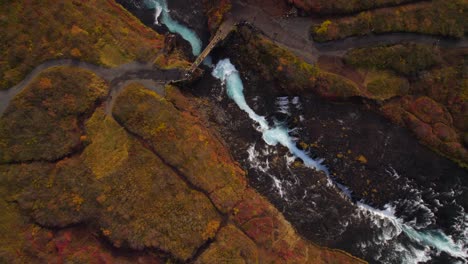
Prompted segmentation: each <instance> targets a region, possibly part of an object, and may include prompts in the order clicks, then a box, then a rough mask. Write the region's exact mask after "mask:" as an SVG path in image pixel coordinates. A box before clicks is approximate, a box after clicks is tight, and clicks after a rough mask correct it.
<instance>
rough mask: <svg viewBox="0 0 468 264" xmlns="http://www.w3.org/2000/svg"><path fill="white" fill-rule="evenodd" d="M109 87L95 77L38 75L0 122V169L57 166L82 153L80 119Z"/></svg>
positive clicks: (74, 71) (72, 72) (77, 72)
mask: <svg viewBox="0 0 468 264" xmlns="http://www.w3.org/2000/svg"><path fill="white" fill-rule="evenodd" d="M107 91H108V86H107V84H106V83H105V81H104V80H102V79H101V78H99V77H98V76H96V75H95V74H94V73H93V72H90V71H87V70H83V69H78V68H73V67H55V68H51V69H49V70H46V71H44V72H42V73H41V74H40V75H39V76H38V77H37V78H36V79H35V80H33V81H32V83H31V84H29V85H28V87H26V88H25V90H23V91H22V92H21V93H20V94H18V95H17V96H16V97H15V98H14V99H13V100H12V101H11V103H10V105H9V106H8V108H7V109H6V111H5V113H4V114H3V115H2V116H1V117H0V149H1V151H0V163H6V162H12V161H15V162H20V161H32V160H49V161H51V160H56V159H59V158H61V157H64V156H66V155H68V154H70V153H72V152H73V151H74V150H77V149H79V148H80V145H81V141H80V136H81V135H83V133H84V132H83V131H82V129H81V128H80V122H81V121H80V118H81V117H82V116H85V115H89V114H90V113H92V111H93V109H94V106H95V104H96V102H98V101H99V100H101V99H102V98H103V97H104V95H106V94H107Z"/></svg>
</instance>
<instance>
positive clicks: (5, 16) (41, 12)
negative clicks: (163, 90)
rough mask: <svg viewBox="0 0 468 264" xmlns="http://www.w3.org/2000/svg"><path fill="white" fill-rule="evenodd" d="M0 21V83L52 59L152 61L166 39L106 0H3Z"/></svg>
mask: <svg viewBox="0 0 468 264" xmlns="http://www.w3.org/2000/svg"><path fill="white" fill-rule="evenodd" d="M0 25H1V27H2V30H1V32H0V57H1V58H0V89H7V88H9V87H11V86H13V85H15V84H17V83H18V82H19V81H21V80H22V79H23V78H24V77H25V75H26V74H27V73H28V72H29V71H31V70H32V69H33V68H34V67H35V66H37V65H38V64H40V63H42V62H44V61H47V60H51V59H64V58H68V59H77V60H82V61H86V62H90V63H94V64H99V65H103V66H107V67H113V66H118V65H120V64H123V63H127V62H132V61H141V62H152V61H153V60H154V59H155V58H156V56H157V54H158V53H159V51H160V50H161V48H162V47H163V45H164V36H162V35H159V34H157V33H156V32H154V31H152V30H150V29H149V28H146V27H145V26H144V25H143V24H142V23H141V22H140V21H138V20H137V19H136V18H135V17H133V16H131V15H130V14H129V13H128V12H127V11H126V10H125V9H123V8H122V7H121V6H120V5H118V4H116V3H115V2H114V1H107V0H91V1H53V0H46V1H43V0H33V1H27V2H25V1H2V2H1V3H0ZM174 60H176V59H174Z"/></svg>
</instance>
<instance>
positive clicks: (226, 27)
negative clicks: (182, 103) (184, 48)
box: [185, 18, 235, 78]
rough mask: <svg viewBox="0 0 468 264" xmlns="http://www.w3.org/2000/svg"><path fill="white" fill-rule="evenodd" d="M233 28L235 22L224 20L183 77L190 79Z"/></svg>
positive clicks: (229, 19)
mask: <svg viewBox="0 0 468 264" xmlns="http://www.w3.org/2000/svg"><path fill="white" fill-rule="evenodd" d="M234 26H235V22H234V20H233V19H231V18H228V19H226V20H225V21H224V22H223V23H222V24H221V26H220V27H219V28H218V31H216V34H215V35H214V37H213V38H212V39H211V41H210V43H209V44H208V46H206V48H205V49H204V50H203V52H202V53H200V55H198V57H197V59H196V60H195V61H194V62H193V63H192V65H191V66H190V67H189V68H188V69H187V71H186V72H185V76H186V77H188V78H190V77H189V76H192V74H193V73H194V72H195V70H196V69H197V68H198V66H200V64H201V63H202V62H203V61H204V60H205V59H206V57H208V55H209V54H210V52H211V51H212V50H213V49H214V47H216V45H218V43H219V42H221V41H223V40H224V39H225V38H226V37H227V36H228V35H229V33H231V31H232V29H233V28H234Z"/></svg>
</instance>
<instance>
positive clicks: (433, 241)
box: [212, 59, 468, 263]
mask: <svg viewBox="0 0 468 264" xmlns="http://www.w3.org/2000/svg"><path fill="white" fill-rule="evenodd" d="M212 75H213V77H215V78H217V79H218V80H220V81H221V82H222V84H223V85H225V86H226V90H227V91H226V92H227V95H228V97H229V98H230V99H232V100H233V101H234V102H235V103H236V104H237V105H238V107H239V108H240V109H241V110H243V111H244V112H246V113H247V114H248V116H249V117H250V118H251V119H252V120H253V121H255V122H256V123H257V125H258V127H257V130H258V131H259V132H261V133H262V139H263V140H264V141H265V143H266V144H267V145H269V146H276V145H277V144H280V145H282V146H284V147H286V148H287V149H288V150H289V152H290V153H291V154H292V155H294V156H295V157H296V158H299V159H301V160H302V161H303V163H304V165H305V166H306V167H309V168H312V169H315V170H317V171H323V172H324V173H325V174H326V175H327V178H328V181H329V183H332V184H334V185H335V186H336V187H337V188H338V189H340V190H341V193H342V195H344V196H347V197H348V198H349V199H350V200H352V199H351V192H350V191H349V190H348V189H347V188H346V187H345V186H343V185H341V184H339V183H334V182H333V180H332V179H331V178H330V175H329V171H328V169H327V168H326V166H325V165H323V164H322V162H323V160H322V159H313V158H311V157H310V156H309V154H308V153H306V152H305V151H303V150H300V149H299V148H298V147H297V146H296V141H295V140H294V138H293V137H292V136H291V135H290V131H289V130H288V128H287V127H285V126H283V125H282V124H279V123H276V124H274V126H270V124H269V123H268V121H267V120H266V118H265V117H263V116H260V115H258V114H257V113H255V111H254V110H253V109H252V108H251V107H250V106H249V105H248V104H247V102H246V99H245V96H244V93H243V90H244V86H243V83H242V80H241V78H240V75H239V73H238V71H237V70H236V68H235V66H234V65H233V64H232V63H231V62H230V60H229V59H223V60H220V61H219V62H218V63H217V64H216V65H215V67H214V70H213V71H212ZM248 151H249V157H250V159H252V160H253V158H252V157H253V156H254V155H253V154H252V153H254V149H253V148H251V149H249V150H248ZM257 165H259V166H260V163H258V164H257ZM262 170H263V171H264V172H265V171H267V170H268V164H266V166H264V167H263V168H262ZM272 178H273V180H274V183H275V185H276V186H277V187H278V189H279V192H280V195H281V197H283V196H284V192H285V190H284V188H283V187H282V186H281V183H280V181H279V180H278V179H277V178H276V177H272ZM355 205H356V207H357V209H358V210H359V211H360V213H361V214H362V215H365V216H366V217H368V218H370V219H371V221H372V222H373V223H374V225H375V228H377V229H382V234H381V235H377V240H376V241H373V242H374V243H379V244H381V245H382V246H384V247H385V246H387V247H390V248H392V249H393V250H394V251H395V252H400V254H401V256H400V261H401V262H402V263H419V262H426V261H429V260H431V257H430V254H431V253H434V252H431V248H432V249H435V254H440V253H441V252H445V253H447V254H449V255H451V256H453V257H455V258H461V259H465V260H466V259H468V252H467V248H466V245H464V244H463V241H462V242H459V243H456V242H455V241H454V240H453V238H452V237H451V236H448V235H446V234H445V233H444V232H443V231H442V230H438V229H435V230H433V229H429V230H417V229H416V228H415V227H413V226H412V225H411V224H410V223H405V222H404V221H403V220H402V219H400V218H398V217H396V215H395V210H394V208H393V206H392V205H391V204H388V205H386V206H385V210H379V209H376V208H373V207H371V206H369V205H367V204H365V203H363V202H357V203H356V204H355ZM384 229H385V230H384ZM401 234H404V235H405V236H406V238H407V239H409V240H410V241H411V244H406V243H405V244H402V243H400V242H398V240H399V238H400V235H401ZM389 243H392V245H390V244H389ZM366 246H372V245H364V246H363V247H366Z"/></svg>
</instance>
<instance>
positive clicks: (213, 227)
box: [202, 220, 221, 240]
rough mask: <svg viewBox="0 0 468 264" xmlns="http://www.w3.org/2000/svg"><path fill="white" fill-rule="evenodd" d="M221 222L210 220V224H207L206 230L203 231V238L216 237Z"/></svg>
mask: <svg viewBox="0 0 468 264" xmlns="http://www.w3.org/2000/svg"><path fill="white" fill-rule="evenodd" d="M220 224H221V222H219V221H218V220H212V221H210V222H208V225H206V229H205V232H203V234H202V237H203V239H205V240H206V239H211V238H214V237H215V235H216V232H217V231H218V228H219V225H220Z"/></svg>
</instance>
